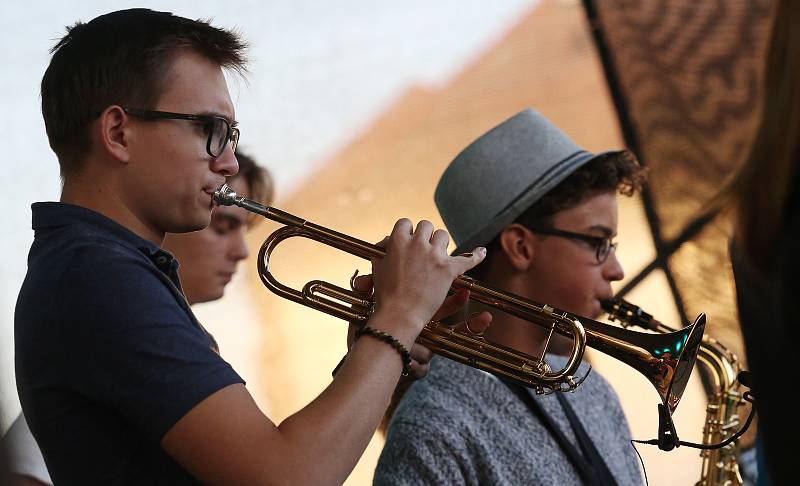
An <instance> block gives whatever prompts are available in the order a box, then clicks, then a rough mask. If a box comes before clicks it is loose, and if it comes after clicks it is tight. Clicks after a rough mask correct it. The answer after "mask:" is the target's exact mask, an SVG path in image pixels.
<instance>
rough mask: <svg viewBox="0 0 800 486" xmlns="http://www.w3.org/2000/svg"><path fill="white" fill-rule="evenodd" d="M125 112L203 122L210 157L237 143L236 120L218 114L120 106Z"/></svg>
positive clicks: (133, 114)
mask: <svg viewBox="0 0 800 486" xmlns="http://www.w3.org/2000/svg"><path fill="white" fill-rule="evenodd" d="M122 109H123V110H124V111H125V113H127V114H129V115H131V116H135V117H136V118H141V119H143V120H190V121H197V122H200V123H202V124H203V130H204V131H206V132H207V133H208V140H207V142H206V152H208V155H210V156H212V157H219V156H220V155H222V152H223V151H224V150H225V147H226V146H227V145H228V142H230V143H231V148H232V149H233V151H234V152H236V145H237V144H238V143H239V129H238V128H237V127H236V122H233V123H231V122H229V121H228V120H226V119H225V118H223V117H221V116H218V115H191V114H187V113H173V112H170V111H156V110H141V109H139V108H127V107H124V108H122Z"/></svg>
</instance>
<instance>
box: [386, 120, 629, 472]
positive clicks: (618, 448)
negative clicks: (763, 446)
mask: <svg viewBox="0 0 800 486" xmlns="http://www.w3.org/2000/svg"><path fill="white" fill-rule="evenodd" d="M643 179H644V173H643V170H642V168H641V167H640V166H639V164H638V162H637V161H636V159H635V157H634V156H633V155H632V154H631V153H630V152H628V151H626V150H621V151H609V152H603V153H599V154H592V153H589V152H587V151H585V150H582V149H581V148H580V147H578V146H577V145H576V144H575V143H574V142H573V141H572V140H571V139H570V138H569V137H568V136H567V135H565V134H564V133H563V132H561V131H560V130H559V129H558V128H556V127H555V126H554V125H553V124H551V123H550V122H549V121H548V120H547V119H546V118H544V117H543V116H542V115H541V114H539V113H537V112H536V111H534V110H531V109H527V110H524V111H522V112H521V113H518V114H517V115H515V116H513V117H512V118H510V119H508V120H506V121H505V122H503V123H501V124H500V125H498V126H497V127H495V128H493V129H492V130H490V131H489V132H488V133H486V134H484V135H483V136H481V137H480V138H478V139H477V140H476V141H474V142H473V143H472V144H471V145H469V146H468V147H467V148H466V149H464V150H463V151H462V152H461V153H460V154H459V155H458V156H457V157H456V158H455V160H453V162H452V163H451V164H450V166H449V167H448V168H447V169H446V170H445V172H444V174H443V175H442V178H441V180H440V181H439V184H438V186H437V188H436V194H435V196H434V198H435V200H436V205H437V207H438V208H439V212H440V213H441V216H442V219H443V220H444V222H445V224H446V225H447V229H448V230H449V231H450V233H451V234H452V236H453V239H454V241H455V242H456V244H457V245H458V246H457V248H456V250H455V253H461V252H464V251H469V249H471V248H473V247H475V246H478V245H483V246H486V247H487V249H488V255H487V257H486V259H485V260H484V262H482V263H481V264H480V265H479V266H477V267H475V268H474V269H473V270H472V271H471V272H470V273H469V274H470V275H471V276H473V277H475V278H477V279H478V280H480V281H483V282H486V283H488V284H490V285H492V286H495V287H499V288H501V289H504V290H506V291H509V292H512V293H514V294H518V295H522V296H525V297H527V298H529V299H531V300H534V301H536V302H540V303H546V304H548V305H551V306H554V307H556V308H559V309H563V310H566V311H568V312H571V313H573V314H577V315H579V316H587V317H592V318H594V317H596V316H598V315H599V314H600V313H601V307H600V302H601V301H602V300H604V299H609V298H611V297H612V296H613V291H612V289H611V282H613V281H616V280H621V279H622V278H623V270H622V268H621V266H620V264H619V262H618V261H617V258H616V255H615V250H616V243H614V242H613V238H614V237H615V236H616V233H617V199H616V198H617V192H619V193H621V194H624V195H626V196H630V195H633V194H634V192H635V191H637V190H638V189H639V188H640V187H641V184H642V182H643ZM473 310H475V309H473ZM492 314H493V320H492V325H491V326H489V328H488V329H487V330H486V331H485V334H486V338H487V339H488V340H489V341H492V342H496V343H502V344H505V345H508V346H511V347H513V348H515V349H517V350H520V351H524V352H527V353H529V354H531V355H535V356H539V355H541V354H542V352H543V351H544V350H543V349H542V348H543V347H544V343H545V342H546V341H547V340H548V336H547V334H548V333H547V331H546V330H545V329H543V328H540V327H538V326H534V325H531V324H530V323H528V322H526V321H521V320H519V319H518V318H515V317H513V316H511V315H509V314H504V313H502V312H492ZM571 347H572V341H571V340H570V339H568V338H564V337H562V336H559V335H554V336H552V337H551V338H550V339H549V344H548V345H547V352H548V354H547V358H546V359H547V361H548V363H549V364H550V365H551V366H552V367H553V368H554V369H561V368H562V367H563V364H564V362H565V358H564V357H563V356H562V355H564V354H568V353H569V351H570V349H571ZM584 367H585V365H582V373H581V372H579V375H580V376H583V375H584V374H585V373H586V371H587V370H586V369H585V368H584ZM630 439H631V437H630V430H629V428H628V423H627V421H626V419H625V416H624V414H623V412H622V408H621V406H620V403H619V400H618V398H617V396H616V394H615V392H614V391H613V389H612V388H611V387H610V386H609V384H608V383H607V382H606V380H605V379H603V377H602V376H600V375H599V373H597V372H592V373H590V374H589V375H588V376H587V378H586V380H585V381H584V382H583V384H582V385H581V386H579V387H578V389H577V390H576V391H575V393H570V394H563V393H554V394H552V395H547V396H536V395H534V394H533V393H532V392H531V390H528V389H526V388H523V387H521V386H519V385H511V384H508V383H506V382H504V381H501V380H499V379H498V378H496V377H494V376H492V375H489V374H487V373H484V372H482V371H479V370H476V369H474V368H470V367H466V366H461V365H458V364H456V363H455V362H452V361H449V360H446V359H438V358H436V359H434V361H433V363H432V366H431V371H430V373H429V375H428V378H427V379H425V380H421V381H419V382H417V383H415V384H414V385H412V386H411V388H410V390H409V391H408V392H407V393H406V395H405V397H404V398H403V399H402V401H401V402H400V404H399V405H398V407H397V410H396V412H395V414H394V416H393V418H392V420H391V422H390V424H389V429H388V434H387V438H386V446H385V448H384V450H383V452H382V454H381V457H380V460H379V463H378V467H377V469H376V471H375V484H391V485H406V484H415V485H416V484H548V485H549V484H603V485H606V484H620V485H629V484H631V485H632V484H641V483H642V475H641V469H640V467H639V461H638V459H637V457H636V453H635V451H634V449H633V448H632V446H631V444H630V442H629V441H630Z"/></svg>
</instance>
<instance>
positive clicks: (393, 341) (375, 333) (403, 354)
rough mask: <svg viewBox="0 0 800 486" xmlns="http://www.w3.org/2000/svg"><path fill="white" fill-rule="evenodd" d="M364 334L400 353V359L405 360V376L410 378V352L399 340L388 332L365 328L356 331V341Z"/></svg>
mask: <svg viewBox="0 0 800 486" xmlns="http://www.w3.org/2000/svg"><path fill="white" fill-rule="evenodd" d="M364 334H366V335H368V336H372V337H374V338H375V339H379V340H381V341H383V342H385V343H386V344H388V345H390V346H391V347H393V348H394V349H395V351H397V352H398V353H400V358H401V359H402V360H403V376H408V372H409V371H410V370H411V354H410V353H409V352H408V350H407V349H406V347H405V346H403V344H402V343H401V342H400V341H398V340H397V338H395V337H394V336H392V335H391V334H389V333H387V332H383V331H379V330H377V329H375V328H372V327H369V326H364V327H362V328H361V329H359V330H358V331H356V337H355V340H356V341H357V340H358V338H360V337H361V336H363V335H364Z"/></svg>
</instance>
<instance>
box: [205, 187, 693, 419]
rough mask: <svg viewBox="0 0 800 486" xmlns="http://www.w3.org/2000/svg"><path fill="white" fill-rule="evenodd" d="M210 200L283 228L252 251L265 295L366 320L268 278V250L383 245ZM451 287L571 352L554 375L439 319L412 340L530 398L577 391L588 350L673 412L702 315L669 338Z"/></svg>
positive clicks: (325, 291)
mask: <svg viewBox="0 0 800 486" xmlns="http://www.w3.org/2000/svg"><path fill="white" fill-rule="evenodd" d="M214 200H215V201H216V202H217V204H219V205H223V206H233V205H235V206H239V207H241V208H244V209H246V210H248V211H251V212H253V213H256V214H259V215H261V216H263V217H265V218H268V219H271V220H273V221H276V222H278V223H281V224H283V225H285V227H284V228H280V229H278V230H277V231H275V232H274V233H272V234H271V235H270V236H269V237H267V239H266V240H264V243H263V244H262V245H261V249H260V250H259V252H258V274H259V276H260V277H261V281H262V282H263V284H264V286H266V287H267V288H268V289H269V290H271V291H272V292H274V293H275V294H277V295H279V296H281V297H284V298H286V299H289V300H291V301H294V302H297V303H299V304H302V305H305V306H307V307H311V308H312V309H316V310H319V311H321V312H324V313H326V314H329V315H332V316H334V317H338V318H340V319H344V320H346V321H351V322H362V323H363V322H366V321H367V320H368V319H369V316H370V309H371V308H372V305H373V302H372V300H371V299H369V298H365V297H363V295H361V294H359V293H357V292H355V291H353V290H351V289H345V288H342V287H338V286H336V285H333V284H330V283H327V282H323V281H320V280H312V281H310V282H308V283H306V284H305V286H304V287H303V289H302V290H297V289H294V288H291V287H288V286H286V285H284V284H282V283H280V282H279V281H278V280H277V279H276V278H275V277H274V276H273V275H272V274H271V273H270V271H269V260H270V255H271V254H272V252H273V251H274V250H275V248H276V247H277V246H278V245H279V244H280V243H281V242H282V241H284V240H286V239H288V238H292V237H304V238H309V239H312V240H315V241H318V242H320V243H323V244H325V245H329V246H332V247H334V248H337V249H339V250H342V251H344V252H347V253H350V254H351V255H354V256H357V257H361V258H364V259H366V260H370V259H372V258H382V257H383V256H384V255H385V254H386V252H385V250H384V249H383V248H381V247H379V246H377V245H373V244H371V243H367V242H365V241H362V240H359V239H357V238H353V237H351V236H348V235H345V234H343V233H339V232H337V231H333V230H331V229H328V228H325V227H323V226H319V225H317V224H314V223H311V222H309V221H306V220H304V219H302V218H299V217H297V216H294V215H292V214H289V213H287V212H285V211H281V210H280V209H277V208H273V207H270V206H264V205H263V204H259V203H257V202H255V201H251V200H249V199H245V198H244V197H240V196H238V195H237V194H236V193H235V192H233V191H232V190H231V189H230V188H229V187H228V186H227V185H223V186H221V187H220V188H219V189H217V191H215V192H214ZM452 289H453V290H459V289H466V290H468V291H469V292H470V299H474V300H475V301H478V302H481V303H483V304H486V305H488V306H491V307H494V308H497V309H499V310H501V311H503V312H507V313H509V314H511V315H513V316H516V317H519V318H521V319H525V320H527V321H529V322H531V323H533V324H535V325H538V326H542V327H544V328H545V329H549V330H550V332H551V333H553V332H556V333H558V334H561V335H564V336H567V337H571V338H572V340H573V342H574V345H573V347H572V352H571V353H570V355H569V357H568V359H567V362H566V364H565V365H564V367H563V368H562V369H561V370H559V371H553V370H552V369H551V368H550V366H549V365H548V364H547V363H545V361H544V356H545V355H546V350H545V351H544V352H543V355H542V356H540V357H536V356H531V355H529V354H526V353H523V352H520V351H516V350H514V349H512V348H510V347H507V346H504V345H501V344H496V343H492V342H489V341H487V340H486V339H485V338H484V337H483V336H481V335H474V334H472V333H469V332H464V331H460V330H458V329H457V328H455V327H453V326H449V325H446V324H443V323H440V322H434V321H431V322H429V323H428V324H426V325H425V327H424V329H423V330H422V332H421V333H420V334H419V337H418V338H417V342H419V343H420V344H422V345H423V346H425V347H427V348H428V349H430V350H431V351H433V352H434V353H436V354H439V355H442V356H445V357H447V358H450V359H453V360H455V361H458V362H461V363H464V364H466V365H468V366H472V367H473V368H477V369H480V370H483V371H486V372H489V373H491V374H494V375H496V376H498V377H500V378H504V379H509V380H512V381H514V382H517V383H520V384H522V385H524V386H526V387H528V388H532V389H534V390H535V391H536V393H550V392H553V391H561V392H564V391H571V390H574V389H575V388H577V387H578V385H580V382H581V381H582V380H576V379H575V376H574V374H575V371H576V370H577V368H578V366H579V365H580V362H581V359H582V358H583V353H584V351H585V348H586V346H587V345H588V346H591V347H593V348H595V349H597V350H599V351H601V352H603V353H605V354H608V355H609V356H612V357H614V358H616V359H619V360H621V361H623V362H625V363H627V364H628V365H630V366H632V367H634V368H635V369H637V370H638V371H639V372H640V373H642V374H643V375H644V376H645V377H646V378H647V379H648V380H650V382H651V383H652V384H653V385H654V386H655V388H656V391H657V392H658V394H659V396H660V397H661V400H662V402H663V403H664V404H665V405H666V406H667V407H668V408H669V410H670V412H672V411H674V409H675V407H677V405H678V402H679V401H680V397H681V394H682V393H683V390H684V388H685V387H686V383H687V382H688V380H689V375H690V374H691V371H692V368H693V366H694V361H695V359H696V357H697V348H698V346H699V344H700V341H701V340H702V337H703V329H704V327H705V315H703V314H701V315H700V316H698V318H697V320H696V321H695V323H694V324H693V325H691V326H687V327H686V328H684V329H681V330H679V331H675V332H673V333H669V334H660V335H659V334H648V333H639V332H634V331H630V330H627V329H622V328H619V327H615V326H611V325H608V324H603V323H601V322H597V321H594V320H591V319H587V318H584V317H580V318H578V317H576V316H573V315H571V314H569V313H567V312H564V311H562V310H559V309H554V308H553V307H550V306H548V305H542V304H538V303H536V302H533V301H531V300H528V299H526V298H523V297H520V296H517V295H514V294H510V293H507V292H504V291H502V290H500V289H496V288H492V287H490V286H488V285H485V284H482V283H479V282H477V281H475V280H473V279H471V278H469V277H466V276H460V277H458V278H457V279H456V280H455V281H454V282H453V285H452Z"/></svg>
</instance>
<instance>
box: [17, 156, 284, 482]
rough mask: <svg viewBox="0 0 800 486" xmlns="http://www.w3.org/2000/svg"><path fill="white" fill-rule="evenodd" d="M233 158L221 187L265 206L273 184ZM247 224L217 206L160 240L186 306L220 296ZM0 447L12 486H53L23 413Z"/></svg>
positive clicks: (242, 249) (243, 254)
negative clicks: (187, 228) (206, 217)
mask: <svg viewBox="0 0 800 486" xmlns="http://www.w3.org/2000/svg"><path fill="white" fill-rule="evenodd" d="M236 159H237V161H238V163H239V172H238V173H237V174H236V175H234V176H232V177H230V178H229V179H228V182H227V184H228V185H229V186H230V187H232V188H233V189H234V190H235V191H236V192H237V193H239V194H241V195H243V196H245V197H248V198H250V199H253V200H255V201H259V202H261V203H262V204H267V205H268V204H270V202H271V201H272V197H273V182H272V177H271V176H270V174H269V172H267V170H266V169H264V168H262V167H259V166H258V165H257V164H256V162H255V161H254V160H253V159H252V158H251V157H249V156H247V155H245V154H243V153H242V151H241V150H239V151H237V153H236ZM253 222H255V220H254V218H250V217H249V216H248V214H247V213H245V212H243V211H239V210H236V209H235V208H231V207H218V208H215V209H214V211H213V212H212V213H211V223H210V224H209V225H208V227H207V228H204V229H202V230H200V231H193V232H191V233H182V234H172V233H170V234H167V235H166V236H165V238H164V243H163V248H164V249H165V250H167V251H168V252H169V253H171V254H172V256H173V257H175V259H176V260H177V261H178V262H180V268H179V270H178V274H179V276H180V281H181V285H182V288H183V293H184V295H185V296H186V301H187V302H188V303H189V305H194V304H199V303H203V302H211V301H214V300H217V299H219V298H221V297H222V295H223V293H224V292H225V287H226V286H227V284H228V283H229V282H230V279H231V277H232V276H233V274H234V273H235V271H236V270H237V266H238V263H239V262H240V261H241V260H244V259H245V258H247V255H248V250H247V246H246V244H245V232H246V231H247V229H248V228H249V227H250V224H251V223H253ZM3 445H4V446H5V448H6V449H7V450H8V451H9V454H8V456H9V469H10V471H11V474H12V477H13V481H12V484H13V485H14V486H45V485H52V484H53V481H52V479H51V478H50V474H49V473H48V472H47V466H46V464H45V462H44V457H42V453H41V451H40V450H39V447H38V445H37V444H36V441H35V439H34V438H33V436H32V435H31V432H30V429H29V428H28V424H27V422H26V420H25V416H24V415H22V414H20V415H19V416H18V417H17V419H16V420H15V421H14V423H13V424H12V425H11V427H10V428H9V430H8V432H7V433H6V435H5V436H4V437H3Z"/></svg>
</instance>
